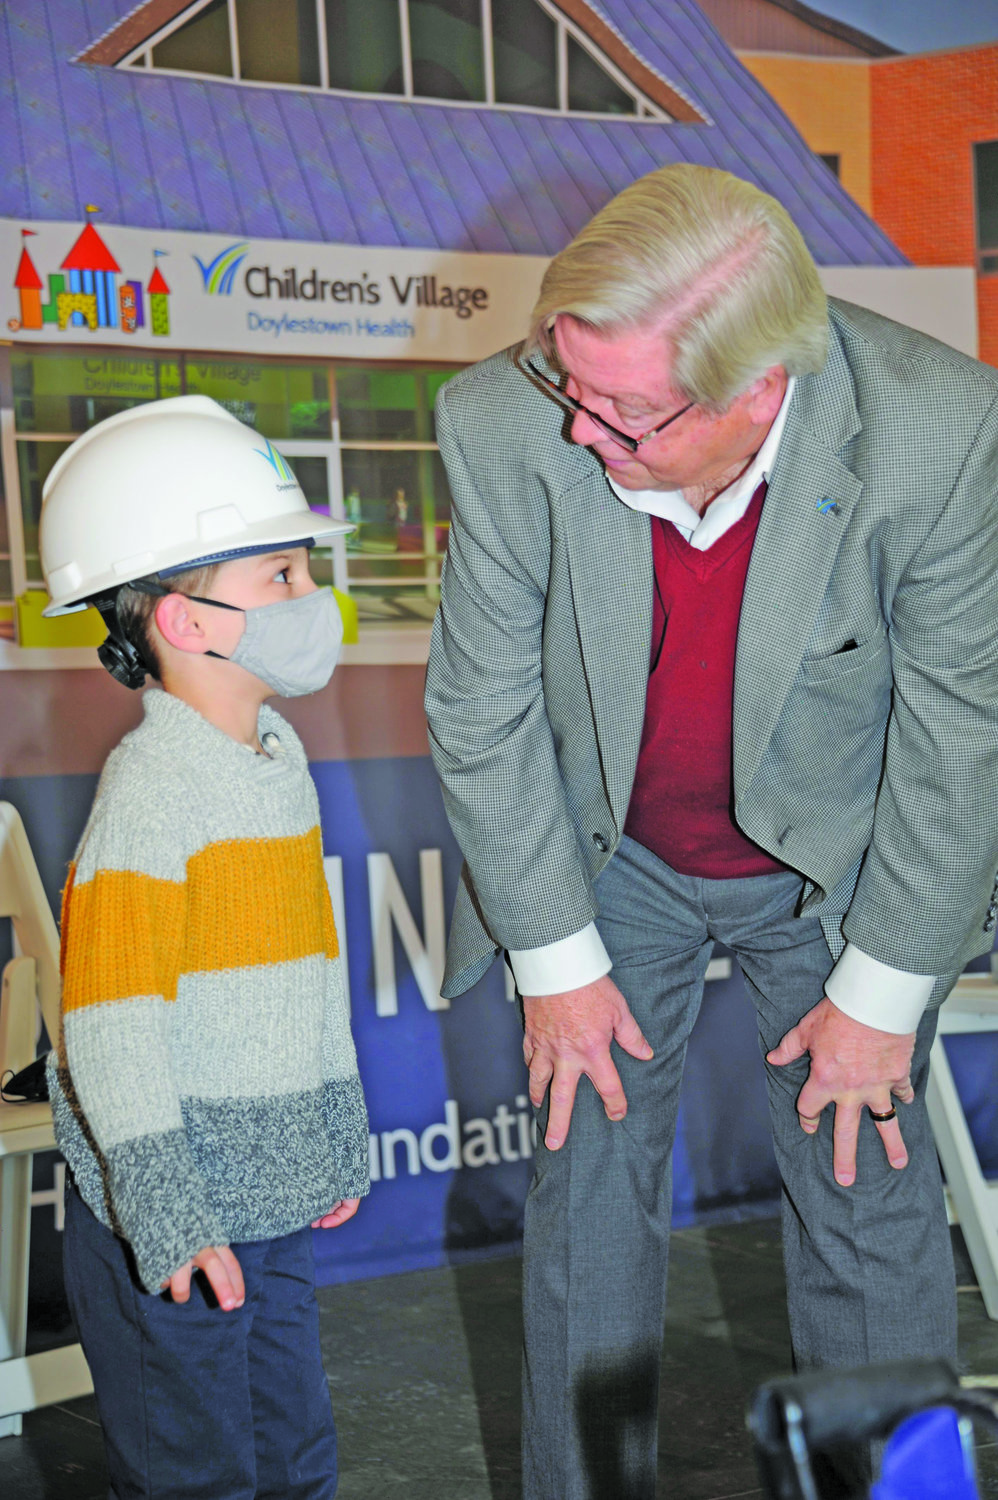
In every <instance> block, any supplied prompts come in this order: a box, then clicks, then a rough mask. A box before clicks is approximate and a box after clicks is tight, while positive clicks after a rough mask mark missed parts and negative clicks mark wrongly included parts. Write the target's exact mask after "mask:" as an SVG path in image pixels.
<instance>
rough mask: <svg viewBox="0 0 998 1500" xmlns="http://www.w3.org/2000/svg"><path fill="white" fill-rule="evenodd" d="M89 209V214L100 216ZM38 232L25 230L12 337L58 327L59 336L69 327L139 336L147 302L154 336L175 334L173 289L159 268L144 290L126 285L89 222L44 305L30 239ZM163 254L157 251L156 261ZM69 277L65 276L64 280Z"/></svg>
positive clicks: (51, 280) (133, 284) (50, 285)
mask: <svg viewBox="0 0 998 1500" xmlns="http://www.w3.org/2000/svg"><path fill="white" fill-rule="evenodd" d="M96 212H97V210H96V209H95V208H93V206H92V205H90V204H88V205H87V213H88V214H90V213H96ZM35 233H36V231H35V230H34V229H22V230H21V240H22V249H21V259H20V261H19V262H18V266H17V274H16V276H15V277H14V286H15V288H16V289H17V292H18V294H19V296H20V301H21V316H20V318H11V319H10V320H9V322H8V324H7V327H8V328H9V329H10V331H11V332H12V333H17V332H21V331H29V330H31V329H38V328H42V327H44V325H45V324H46V323H55V324H56V326H57V327H58V328H59V330H60V332H62V331H63V330H65V329H66V328H68V327H74V328H83V327H86V328H89V329H90V331H91V333H93V332H95V331H96V330H97V329H98V328H120V329H121V331H122V332H123V333H135V332H137V331H138V329H140V328H144V327H145V326H146V315H147V310H146V300H147V299H148V319H149V328H150V331H151V332H152V333H153V335H154V336H156V337H158V338H166V337H167V336H168V334H169V332H170V304H169V296H170V288H169V287H168V286H167V284H166V279H165V277H164V276H163V273H162V271H161V270H160V269H159V266H158V265H154V267H153V272H152V275H151V276H150V278H149V281H148V283H147V285H146V287H145V288H144V289H143V286H142V283H141V281H123V282H121V284H120V285H119V283H118V277H120V276H121V274H122V272H121V267H120V266H119V265H118V262H117V261H116V260H115V258H114V256H113V255H112V254H111V252H110V250H109V249H108V248H107V246H106V245H105V243H104V241H103V240H102V239H101V237H100V235H99V234H98V233H97V230H96V229H95V228H94V226H93V224H92V223H91V222H90V220H89V219H88V220H87V223H86V225H85V227H84V229H83V231H82V233H81V234H80V236H79V238H78V239H77V240H76V243H75V244H74V245H73V247H72V249H71V250H70V252H69V254H68V255H67V256H66V259H65V260H64V261H63V262H62V265H61V267H60V270H59V272H53V273H51V274H50V275H49V277H48V298H47V300H46V301H44V302H43V301H42V291H43V290H44V283H43V282H42V279H41V277H40V276H39V274H38V272H37V270H36V269H35V263H34V261H33V260H32V259H31V254H30V252H29V250H28V246H27V243H26V241H27V239H28V237H29V236H31V235H34V234H35ZM160 253H161V252H159V251H153V255H154V257H156V256H158V255H159V254H160ZM62 272H65V273H66V274H65V275H63V274H61V273H62Z"/></svg>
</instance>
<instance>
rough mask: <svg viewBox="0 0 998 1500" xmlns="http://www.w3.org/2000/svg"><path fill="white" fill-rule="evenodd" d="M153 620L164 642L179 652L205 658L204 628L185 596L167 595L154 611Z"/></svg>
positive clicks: (206, 645)
mask: <svg viewBox="0 0 998 1500" xmlns="http://www.w3.org/2000/svg"><path fill="white" fill-rule="evenodd" d="M153 619H154V620H155V622H156V629H157V630H158V631H159V633H160V635H161V636H162V637H163V639H164V641H166V643H167V645H169V646H173V647H174V648H175V649H176V650H177V651H186V652H188V653H189V654H190V655H192V656H203V655H204V653H205V652H206V651H207V650H208V642H207V640H206V639H205V633H204V627H203V626H202V625H201V623H200V621H199V620H198V618H197V611H196V610H193V609H192V608H191V601H190V600H189V599H188V598H187V597H186V596H185V595H184V594H167V595H166V597H165V599H160V600H159V601H158V603H157V605H156V608H155V609H154V610H153Z"/></svg>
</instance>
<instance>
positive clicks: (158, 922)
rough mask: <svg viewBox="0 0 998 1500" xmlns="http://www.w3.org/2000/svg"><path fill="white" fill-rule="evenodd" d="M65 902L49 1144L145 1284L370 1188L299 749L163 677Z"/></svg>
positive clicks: (295, 1225) (112, 767) (112, 762)
mask: <svg viewBox="0 0 998 1500" xmlns="http://www.w3.org/2000/svg"><path fill="white" fill-rule="evenodd" d="M143 707H144V711H145V718H144V721H143V723H142V724H141V725H140V726H139V728H137V729H136V730H134V731H133V732H132V733H131V734H128V735H126V736H125V738H124V739H123V740H122V742H121V744H120V745H119V746H118V748H117V749H116V750H114V751H113V752H112V754H111V756H110V757H109V759H108V762H107V765H106V767H105V769H104V774H103V776H102V777H101V782H100V786H99V787H98V791H97V797H96V800H95V802H94V806H93V810H92V812H91V814H90V818H89V821H88V823H87V826H86V828H85V830H84V833H83V837H82V839H81V841H80V845H79V848H78V850H77V853H76V859H75V861H74V863H73V865H72V866H71V869H70V875H69V880H68V883H67V886H66V890H65V894H64V897H63V915H62V950H63V951H62V968H63V997H62V1009H63V1021H62V1034H61V1037H60V1041H59V1047H58V1049H57V1050H56V1052H54V1053H53V1054H52V1057H51V1058H50V1062H49V1085H50V1091H51V1094H52V1104H53V1112H54V1115H55V1126H56V1139H57V1141H58V1144H59V1148H60V1150H61V1151H62V1153H63V1155H64V1156H65V1158H66V1160H67V1162H68V1163H69V1166H70V1168H71V1170H72V1173H73V1176H74V1177H75V1179H76V1183H77V1186H78V1187H79V1190H80V1192H81V1194H82V1195H83V1198H84V1199H85V1201H86V1202H87V1204H88V1205H89V1206H90V1208H91V1209H92V1210H93V1212H94V1213H95V1214H96V1215H97V1216H98V1218H99V1219H100V1220H101V1221H102V1222H103V1223H104V1224H106V1225H108V1226H109V1227H110V1228H112V1229H114V1230H115V1231H116V1232H117V1233H119V1234H120V1235H122V1236H123V1237H124V1238H125V1239H126V1240H128V1242H129V1243H130V1244H131V1246H132V1249H133V1251H134V1253H135V1258H136V1263H137V1266H138V1272H139V1275H140V1277H141V1279H142V1282H143V1283H144V1285H145V1286H146V1287H147V1288H148V1289H149V1290H150V1291H154V1290H156V1289H157V1288H158V1287H159V1285H160V1283H161V1282H162V1281H163V1280H165V1279H166V1278H167V1277H168V1276H170V1275H171V1274H172V1273H173V1272H174V1271H175V1270H177V1268H178V1267H179V1266H181V1265H182V1264H183V1263H184V1262H185V1261H187V1260H189V1259H190V1258H191V1257H192V1256H193V1255H195V1254H196V1253H197V1252H198V1251H199V1250H201V1249H202V1248H203V1247H204V1246H205V1245H222V1244H228V1243H230V1242H231V1241H239V1240H259V1239H269V1238H272V1237H274V1236H278V1235H283V1234H289V1233H291V1232H292V1231H293V1230H296V1229H300V1228H301V1227H303V1226H304V1225H306V1224H308V1223H309V1222H311V1221H312V1220H313V1219H316V1218H318V1217H319V1216H320V1215H322V1214H323V1213H325V1212H327V1211H328V1210H329V1209H330V1207H331V1206H332V1204H333V1203H334V1202H335V1201H336V1200H337V1199H338V1198H346V1197H351V1198H354V1197H359V1196H361V1195H362V1194H364V1193H366V1192H367V1190H368V1185H369V1182H368V1134H367V1115H366V1111H365V1108H364V1098H363V1093H362V1091H361V1085H360V1079H359V1078H358V1076H357V1062H356V1056H355V1053H354V1047H353V1041H352V1039H351V1036H350V1023H349V1016H348V1011H347V1004H346V1000H345V994H344V986H343V978H342V971H341V960H340V957H339V949H338V944H337V939H336V929H335V927H334V924H333V914H332V908H331V906H330V901H329V893H328V890H327V888H326V882H325V878H324V874H323V868H322V845H321V839H320V832H319V808H318V800H317V798H316V794H315V788H314V786H313V784H312V779H311V777H310V775H309V771H308V765H307V762H306V759H305V752H304V750H303V749H302V746H301V743H300V741H299V739H298V737H297V735H295V733H294V731H293V730H292V729H291V728H290V726H289V725H288V724H287V723H285V721H284V720H283V719H281V718H280V716H279V715H278V714H276V713H274V711H273V710H272V709H269V708H266V707H265V708H263V709H261V712H260V723H259V729H260V735H261V741H262V743H263V744H264V746H265V748H266V749H267V750H268V752H269V757H270V758H268V757H267V756H261V755H257V754H254V752H253V751H252V750H250V749H248V748H247V747H246V746H244V745H240V744H238V743H237V742H236V741H235V740H233V739H231V738H230V737H229V736H228V735H226V734H223V733H222V731H221V730H218V729H216V728H215V727H214V726H213V725H211V724H209V723H208V722H207V720H205V719H204V718H202V717H201V715H200V714H198V713H197V712H196V711H195V710H194V709H192V708H190V707H188V705H187V704H185V703H183V702H182V701H181V700H180V699H179V698H175V697H172V696H171V695H170V694H168V693H165V692H161V691H159V690H155V689H154V690H151V691H149V692H147V693H146V694H145V697H144V699H143Z"/></svg>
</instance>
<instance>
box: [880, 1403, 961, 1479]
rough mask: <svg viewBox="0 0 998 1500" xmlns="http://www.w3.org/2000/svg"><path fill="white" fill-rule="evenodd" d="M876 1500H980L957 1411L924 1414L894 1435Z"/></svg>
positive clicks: (937, 1410) (940, 1408) (943, 1409)
mask: <svg viewBox="0 0 998 1500" xmlns="http://www.w3.org/2000/svg"><path fill="white" fill-rule="evenodd" d="M872 1500H978V1489H977V1484H976V1482H975V1478H974V1470H973V1458H972V1456H971V1454H970V1453H969V1452H968V1451H967V1450H966V1449H965V1447H964V1442H963V1437H962V1435H961V1432H960V1419H959V1417H958V1416H957V1414H956V1412H955V1411H954V1410H953V1409H952V1407H949V1406H937V1407H933V1409H932V1410H931V1411H920V1412H918V1413H917V1414H916V1415H915V1416H913V1417H909V1418H908V1420H907V1421H906V1422H902V1423H901V1426H900V1427H898V1429H897V1430H896V1431H895V1432H894V1433H892V1435H891V1438H890V1441H889V1442H888V1444H887V1447H886V1449H885V1451H884V1461H883V1464H882V1466H881V1470H880V1479H879V1481H878V1482H877V1483H876V1484H875V1485H874V1486H873V1491H872Z"/></svg>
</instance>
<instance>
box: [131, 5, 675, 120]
mask: <svg viewBox="0 0 998 1500" xmlns="http://www.w3.org/2000/svg"><path fill="white" fill-rule="evenodd" d="M190 12H191V7H188V8H187V10H186V11H185V12H184V15H185V16H186V17H187V19H181V20H180V21H178V22H175V23H170V25H169V26H167V27H164V28H162V29H161V30H160V31H159V32H158V33H157V34H156V35H155V36H153V37H152V38H150V40H149V41H147V42H145V43H143V44H142V45H141V46H139V47H136V48H134V49H133V50H132V51H131V52H130V53H129V54H128V55H127V56H126V57H124V58H123V59H122V63H121V65H122V66H126V67H140V68H167V69H170V70H174V71H181V72H185V73H203V74H207V75H209V76H216V77H218V76H220V77H225V78H235V79H240V80H246V81H249V82H256V83H280V84H290V85H296V86H299V87H306V88H331V89H343V90H348V91H350V92H352V93H361V94H384V95H389V96H391V95H397V96H400V97H403V98H420V99H439V100H446V101H450V102H455V103H465V104H473V103H481V104H490V105H497V104H498V105H507V106H511V107H520V108H528V109H552V110H559V111H561V112H566V111H576V112H583V113H586V114H599V115H630V116H632V117H644V118H653V119H656V120H662V119H666V118H668V116H667V115H666V114H665V113H664V111H663V110H662V109H661V107H660V106H658V105H656V104H655V103H653V102H652V101H651V100H650V99H648V98H646V96H645V95H644V94H643V93H642V91H641V89H640V88H639V87H638V86H637V85H636V84H634V83H632V82H631V81H630V80H629V78H628V77H627V76H626V75H625V74H624V73H623V72H622V71H621V68H620V67H619V66H618V65H617V64H616V63H614V62H612V61H611V60H610V59H609V58H608V57H607V56H606V55H605V54H604V53H603V52H602V51H601V50H600V48H599V47H597V46H596V44H595V43H594V42H593V41H592V40H591V39H590V38H589V37H588V36H587V35H586V33H585V31H583V30H582V29H581V28H580V27H579V26H578V25H576V24H575V23H574V22H572V21H570V20H569V19H568V18H567V17H566V16H565V15H564V14H563V13H562V12H561V11H560V10H558V9H556V8H554V7H553V6H550V5H549V4H547V3H546V0H204V3H203V4H202V5H201V6H200V8H198V9H197V10H196V11H195V13H194V14H193V15H191V13H190ZM171 28H172V29H171Z"/></svg>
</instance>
